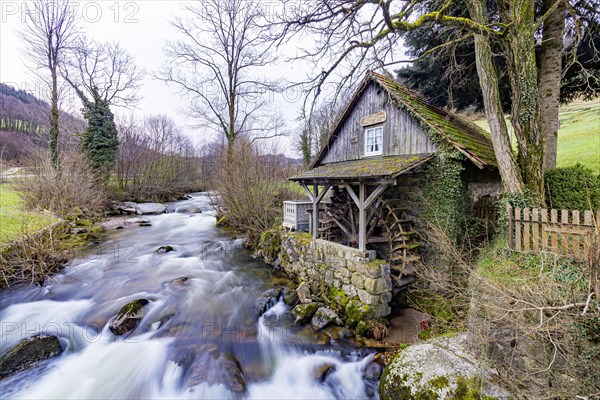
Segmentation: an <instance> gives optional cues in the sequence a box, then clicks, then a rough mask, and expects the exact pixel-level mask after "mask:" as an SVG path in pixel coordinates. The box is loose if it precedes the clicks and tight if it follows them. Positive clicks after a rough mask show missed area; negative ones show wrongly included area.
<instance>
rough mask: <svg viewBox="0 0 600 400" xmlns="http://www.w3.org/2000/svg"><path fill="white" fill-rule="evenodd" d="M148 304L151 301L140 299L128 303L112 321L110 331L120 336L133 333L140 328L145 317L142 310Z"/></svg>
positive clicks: (109, 326)
mask: <svg viewBox="0 0 600 400" xmlns="http://www.w3.org/2000/svg"><path fill="white" fill-rule="evenodd" d="M148 303H149V301H148V300H146V299H138V300H134V301H132V302H130V303H127V304H126V305H125V306H123V308H121V310H120V311H119V313H118V314H117V316H116V317H114V318H113V320H112V321H110V324H109V325H108V329H110V331H111V332H112V333H113V334H115V335H118V336H119V335H124V334H126V333H127V332H131V331H132V330H134V329H135V328H136V327H137V326H138V324H139V322H140V320H141V319H142V317H143V316H144V313H143V311H142V308H143V307H144V306H145V305H146V304H148Z"/></svg>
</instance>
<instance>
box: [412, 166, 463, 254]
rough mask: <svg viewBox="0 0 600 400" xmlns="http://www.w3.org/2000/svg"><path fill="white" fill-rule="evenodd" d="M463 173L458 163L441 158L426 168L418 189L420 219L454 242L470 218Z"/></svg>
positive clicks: (459, 236) (457, 239)
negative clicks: (422, 206) (435, 227)
mask: <svg viewBox="0 0 600 400" xmlns="http://www.w3.org/2000/svg"><path fill="white" fill-rule="evenodd" d="M463 169H464V167H463V165H462V163H461V162H460V161H458V160H455V159H453V158H450V157H447V156H446V157H444V156H442V157H440V158H438V159H437V160H436V161H434V162H432V163H431V164H429V166H428V167H427V170H426V173H425V179H424V182H423V185H422V188H423V203H424V212H423V216H424V217H425V219H427V220H428V221H429V222H430V223H433V224H436V225H437V226H439V227H440V228H441V229H442V230H443V231H444V233H445V234H446V235H447V236H448V237H449V238H450V239H452V240H453V241H455V242H458V241H459V239H460V238H461V236H462V232H463V229H464V227H465V226H466V222H467V220H468V219H470V218H471V217H472V206H471V202H470V201H469V199H468V195H467V191H466V187H465V185H464V183H463V182H462V180H461V173H462V171H463Z"/></svg>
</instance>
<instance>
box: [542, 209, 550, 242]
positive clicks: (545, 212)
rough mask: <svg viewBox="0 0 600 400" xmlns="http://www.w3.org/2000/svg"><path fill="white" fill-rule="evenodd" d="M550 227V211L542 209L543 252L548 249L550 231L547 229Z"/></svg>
mask: <svg viewBox="0 0 600 400" xmlns="http://www.w3.org/2000/svg"><path fill="white" fill-rule="evenodd" d="M547 227H548V210H547V209H545V208H542V226H541V229H542V250H546V249H547V248H548V231H547V230H546V228H547Z"/></svg>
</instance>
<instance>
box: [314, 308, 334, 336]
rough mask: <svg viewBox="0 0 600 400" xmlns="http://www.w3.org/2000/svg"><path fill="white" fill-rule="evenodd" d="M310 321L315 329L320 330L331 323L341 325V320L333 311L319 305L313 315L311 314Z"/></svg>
mask: <svg viewBox="0 0 600 400" xmlns="http://www.w3.org/2000/svg"><path fill="white" fill-rule="evenodd" d="M310 323H311V325H312V326H313V328H314V329H315V330H316V331H320V330H321V329H323V328H327V327H328V326H331V325H341V324H342V320H341V319H340V317H339V316H338V315H337V314H336V313H335V311H333V310H331V309H329V308H327V307H320V308H319V309H318V310H317V312H316V313H315V315H313V317H312V320H311V321H310Z"/></svg>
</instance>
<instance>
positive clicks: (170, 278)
mask: <svg viewBox="0 0 600 400" xmlns="http://www.w3.org/2000/svg"><path fill="white" fill-rule="evenodd" d="M188 203H192V204H194V205H196V206H199V207H200V208H201V209H202V210H203V213H201V214H192V215H189V214H179V213H169V214H163V215H157V216H152V217H150V220H151V224H152V226H151V227H131V228H127V229H124V230H119V231H115V232H112V233H110V235H109V237H108V238H107V240H105V241H103V243H101V244H100V245H98V246H97V247H95V248H94V249H92V251H91V252H90V254H85V255H82V256H81V257H79V258H78V259H77V260H76V261H75V262H73V263H72V264H71V265H70V266H69V267H68V268H66V269H65V270H64V271H63V272H62V273H60V274H57V275H55V276H53V277H52V278H51V279H50V280H49V282H48V284H47V285H46V286H44V287H21V288H18V289H13V290H11V291H4V292H2V293H0V304H1V307H0V319H1V327H0V334H1V342H0V354H4V353H5V352H6V351H7V350H8V349H10V348H11V347H12V346H14V345H16V344H17V343H19V342H20V341H21V340H23V339H25V338H28V337H31V336H35V335H37V334H40V333H47V334H51V335H55V336H58V337H59V338H60V340H61V343H62V345H63V348H65V351H64V352H63V353H62V354H61V355H60V356H58V357H55V358H52V359H50V360H47V361H45V362H42V363H40V364H38V365H36V366H35V367H34V368H31V369H28V370H25V371H22V372H20V373H17V374H14V375H11V376H9V377H7V378H4V379H3V380H1V381H0V394H2V398H3V399H5V398H15V399H142V398H143V399H147V398H153V399H167V398H169V399H172V398H182V399H191V398H201V399H224V398H239V397H240V395H239V394H235V393H232V392H230V391H229V390H228V389H227V388H226V387H225V385H223V384H220V383H209V382H196V381H193V378H192V375H193V372H194V371H193V370H194V368H198V367H197V365H203V366H204V368H205V369H206V370H207V371H208V373H209V375H210V374H211V373H213V374H217V375H218V374H219V373H220V370H219V368H220V365H221V364H218V363H217V362H216V361H214V359H213V358H211V357H208V358H205V359H206V360H208V361H206V362H205V363H204V364H198V360H200V359H202V357H204V356H206V355H207V354H227V355H231V356H232V357H234V358H235V359H236V360H237V362H239V366H240V369H241V370H242V371H243V374H244V378H245V381H246V391H245V393H244V394H243V395H241V397H242V398H248V399H359V398H373V396H375V397H376V396H377V394H376V393H373V392H374V391H373V390H372V388H371V390H368V388H367V387H366V385H365V383H364V380H363V373H364V369H365V368H366V366H367V365H368V363H370V362H371V360H372V357H373V356H372V355H367V354H366V353H365V352H364V351H361V349H357V348H349V347H347V346H346V347H344V346H342V345H339V346H335V345H333V344H332V345H328V346H323V345H317V344H314V343H311V342H310V341H311V339H310V337H311V336H310V335H308V336H307V335H304V334H303V333H302V331H301V330H300V328H297V327H294V326H293V324H290V317H289V309H288V306H287V305H285V303H283V302H281V301H280V302H278V303H277V304H275V305H274V306H273V307H272V308H271V309H269V310H268V311H267V312H266V313H265V314H264V315H263V316H262V317H261V318H260V319H257V318H256V313H255V310H254V303H255V301H256V299H257V298H258V296H259V295H260V293H261V292H262V291H264V290H265V289H268V288H270V287H272V286H271V284H270V283H269V279H271V268H270V267H268V266H266V265H264V264H263V263H261V262H259V261H257V260H254V259H252V258H251V257H250V255H249V253H248V252H247V251H246V250H244V249H243V248H242V246H241V243H240V241H239V240H235V239H230V238H227V237H226V236H225V235H224V234H223V233H222V232H219V230H218V229H216V228H215V218H214V215H213V214H212V212H211V208H210V206H209V202H208V199H207V197H206V196H204V195H201V194H199V195H196V196H194V197H193V198H192V199H191V200H189V201H186V202H179V203H176V204H173V205H171V207H172V209H174V207H177V206H181V205H186V204H188ZM162 245H170V246H172V247H173V248H174V249H175V250H174V251H172V252H169V253H165V254H157V253H155V250H156V249H157V248H158V247H159V246H162ZM181 277H185V278H187V279H186V280H183V281H179V282H178V281H176V280H177V278H181ZM135 299H148V300H149V301H150V303H149V304H148V305H147V306H145V307H144V317H143V319H142V320H141V322H140V324H139V326H138V327H137V328H136V330H134V331H133V332H132V334H130V335H127V336H115V335H113V334H112V333H111V332H110V330H109V329H108V323H109V322H110V320H111V318H112V317H113V316H114V315H116V314H117V313H118V311H119V309H120V308H121V307H122V306H124V305H125V304H127V303H128V302H130V301H132V300H135ZM323 365H327V366H328V370H329V372H328V373H327V374H326V375H324V376H320V377H315V373H314V371H315V370H316V369H318V368H319V367H320V366H323ZM195 366H196V367H195ZM196 371H198V369H196ZM190 383H193V384H190ZM375 392H376V391H375ZM369 394H371V396H369Z"/></svg>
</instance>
